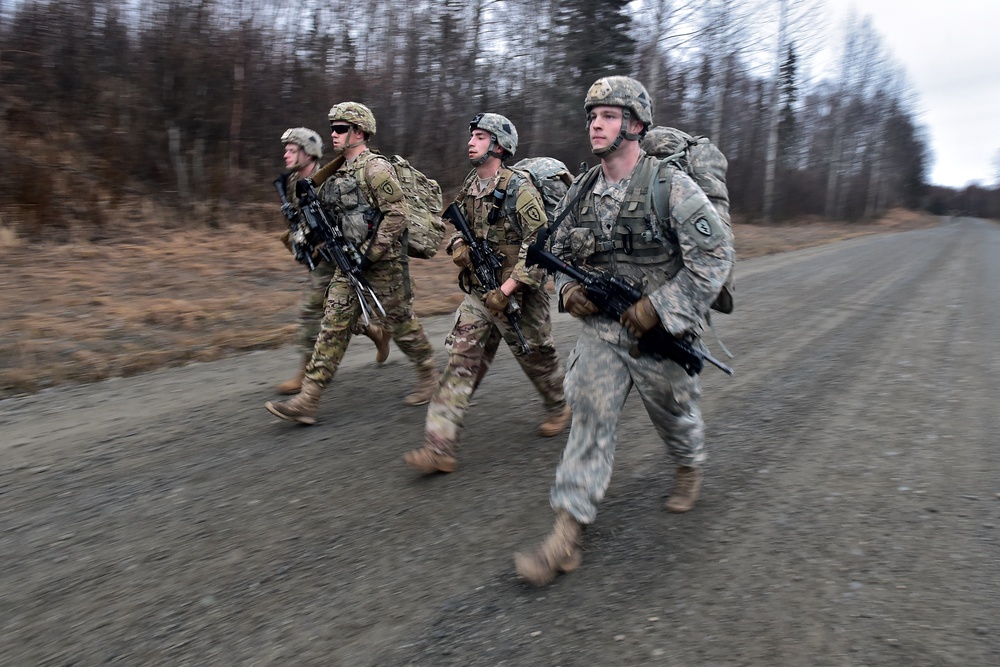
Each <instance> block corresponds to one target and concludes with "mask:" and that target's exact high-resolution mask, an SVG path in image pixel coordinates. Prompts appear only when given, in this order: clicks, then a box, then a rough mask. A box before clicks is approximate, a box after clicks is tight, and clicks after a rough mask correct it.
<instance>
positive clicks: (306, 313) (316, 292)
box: [285, 165, 334, 360]
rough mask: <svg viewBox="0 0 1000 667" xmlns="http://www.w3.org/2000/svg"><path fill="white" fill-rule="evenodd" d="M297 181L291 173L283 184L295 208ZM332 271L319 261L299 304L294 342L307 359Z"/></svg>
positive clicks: (311, 273)
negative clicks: (297, 327)
mask: <svg viewBox="0 0 1000 667" xmlns="http://www.w3.org/2000/svg"><path fill="white" fill-rule="evenodd" d="M317 167H318V165H317ZM297 181H298V177H297V175H296V174H291V175H290V176H289V177H288V181H287V183H286V186H285V187H286V189H287V191H288V198H289V200H290V201H291V203H292V206H294V207H295V210H298V209H299V199H298V194H297V193H296V187H295V184H296V182H297ZM333 273H334V268H333V267H332V266H330V265H329V264H327V263H326V262H323V261H320V262H319V263H318V264H317V265H316V268H315V269H313V270H312V271H310V272H309V287H308V288H307V289H306V295H305V298H304V299H303V300H302V303H301V305H300V306H299V335H298V338H297V339H296V343H298V344H299V346H301V348H302V354H303V356H304V357H305V358H306V359H307V360H308V359H309V358H310V357H311V356H312V351H313V347H314V346H315V345H316V336H317V335H318V334H319V323H320V320H321V319H322V318H323V309H324V304H325V303H326V288H327V287H329V286H330V281H331V280H332V279H333Z"/></svg>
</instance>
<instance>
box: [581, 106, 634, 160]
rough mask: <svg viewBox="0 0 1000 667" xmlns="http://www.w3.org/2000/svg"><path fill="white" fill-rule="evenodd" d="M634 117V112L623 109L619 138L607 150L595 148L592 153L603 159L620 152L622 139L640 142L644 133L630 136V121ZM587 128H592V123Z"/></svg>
mask: <svg viewBox="0 0 1000 667" xmlns="http://www.w3.org/2000/svg"><path fill="white" fill-rule="evenodd" d="M631 117H632V112H631V111H629V110H628V109H625V108H623V109H622V127H621V129H620V130H618V136H617V137H615V141H614V143H612V144H611V145H610V146H608V147H607V148H594V149H593V150H592V151H591V152H592V153H593V154H594V155H596V156H597V157H601V158H603V157H604V156H605V155H611V154H612V153H614V152H615V151H616V150H618V149H619V148H620V147H621V145H622V139H628V140H629V141H639V140H640V139H641V138H642V133H641V131H640V133H639V134H629V131H628V121H629V119H630V118H631ZM587 127H588V128H589V127H590V123H589V122H588V123H587Z"/></svg>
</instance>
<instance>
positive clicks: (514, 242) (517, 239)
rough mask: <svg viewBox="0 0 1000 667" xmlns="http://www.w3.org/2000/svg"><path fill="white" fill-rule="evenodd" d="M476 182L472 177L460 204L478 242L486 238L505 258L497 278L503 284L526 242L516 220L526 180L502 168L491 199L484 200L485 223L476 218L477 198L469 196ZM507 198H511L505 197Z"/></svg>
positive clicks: (462, 193)
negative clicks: (519, 195)
mask: <svg viewBox="0 0 1000 667" xmlns="http://www.w3.org/2000/svg"><path fill="white" fill-rule="evenodd" d="M473 174H475V172H473ZM473 178H475V176H474V175H470V177H469V178H468V179H467V180H466V185H465V187H464V188H463V189H462V192H461V193H459V196H458V200H459V201H461V202H462V208H463V212H464V213H465V217H466V218H467V219H468V220H469V226H470V227H471V228H472V233H473V234H475V235H476V236H477V237H479V238H484V237H485V239H486V240H487V241H489V243H490V245H491V246H493V248H494V249H496V250H497V251H498V252H499V253H500V254H502V255H503V267H502V268H501V269H500V271H501V274H502V275H501V276H497V279H498V280H500V281H501V282H502V281H503V280H504V279H505V278H506V277H507V276H508V275H510V272H511V271H512V270H513V269H514V265H515V264H517V257H518V253H520V251H521V242H522V241H523V240H524V235H523V233H522V230H521V224H520V222H519V221H518V219H517V211H516V210H515V207H514V204H515V203H516V201H517V191H518V189H519V188H520V186H521V184H522V183H523V182H524V179H523V177H522V176H519V175H518V174H516V173H515V172H513V171H511V170H510V169H508V168H507V167H501V168H500V178H499V179H498V181H497V186H496V188H495V189H494V190H493V193H492V195H491V196H487V197H483V198H482V199H483V203H484V205H485V211H484V212H485V213H486V219H485V220H483V219H482V215H478V216H477V215H474V214H473V213H474V211H475V201H476V197H475V195H473V194H471V192H470V186H471V185H472V179H473ZM508 194H509V196H506V195H508ZM507 202H510V203H509V204H508V203H507Z"/></svg>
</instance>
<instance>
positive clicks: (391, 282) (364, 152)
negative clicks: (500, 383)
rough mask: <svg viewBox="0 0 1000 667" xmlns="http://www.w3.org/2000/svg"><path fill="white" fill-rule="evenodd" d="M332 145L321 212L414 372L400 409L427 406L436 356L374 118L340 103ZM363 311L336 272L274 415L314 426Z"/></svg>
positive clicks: (395, 185) (399, 199)
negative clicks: (298, 375) (337, 226)
mask: <svg viewBox="0 0 1000 667" xmlns="http://www.w3.org/2000/svg"><path fill="white" fill-rule="evenodd" d="M329 119H330V140H331V141H330V143H331V146H332V148H333V150H334V152H336V153H338V154H341V155H343V158H344V163H343V164H342V165H341V166H340V167H339V168H338V169H337V170H336V171H335V172H334V173H333V174H331V175H330V177H329V178H327V179H326V180H325V181H324V182H323V183H322V185H321V186H320V188H319V197H320V199H321V201H322V202H323V205H324V206H325V207H327V208H328V209H329V210H330V211H331V212H334V213H335V214H336V215H337V216H338V217H339V219H340V221H341V224H342V227H343V231H344V235H345V236H346V237H347V238H348V239H349V240H351V241H352V242H354V244H355V245H356V246H357V247H358V249H359V251H360V252H361V254H362V271H363V274H364V277H365V279H366V280H367V281H368V282H369V283H370V284H371V286H372V288H373V289H374V290H375V293H376V294H377V296H378V298H379V300H380V301H381V302H382V305H383V307H384V308H385V311H386V318H385V326H386V328H388V330H389V332H390V334H391V335H392V339H393V340H394V341H395V342H396V345H397V346H398V347H399V349H400V350H402V352H403V354H405V355H406V356H407V357H408V358H409V359H410V361H412V362H413V363H414V364H415V365H416V366H417V374H418V377H417V386H416V388H415V389H414V390H413V392H412V393H410V394H409V395H408V396H407V397H406V398H405V399H404V400H403V402H404V403H405V404H406V405H424V404H426V403H427V402H428V401H429V400H430V397H431V394H433V393H434V389H435V387H437V381H438V377H439V374H438V371H437V368H436V367H435V364H434V349H433V348H432V347H431V344H430V341H428V340H427V335H426V334H425V333H424V330H423V328H422V327H421V326H420V321H419V320H418V319H417V318H416V316H415V315H414V314H413V286H412V282H411V280H410V276H409V272H408V270H407V265H406V264H405V263H404V261H403V256H404V254H405V252H406V251H405V249H404V248H403V246H402V236H403V231H404V229H405V226H406V215H407V207H406V200H405V199H404V197H403V190H402V188H401V187H400V185H399V182H398V181H397V180H396V173H395V170H394V169H393V167H392V165H391V164H389V161H388V160H387V159H386V158H384V157H382V156H381V155H379V154H378V153H374V152H372V151H371V150H369V149H368V141H369V139H371V137H372V136H374V135H375V116H373V115H372V112H371V110H370V109H369V108H368V107H366V106H365V105H363V104H359V103H358V102H342V103H340V104H337V105H335V106H333V107H332V108H331V109H330V113H329ZM360 314H361V304H360V303H359V302H358V297H357V295H356V293H355V292H354V290H353V289H352V288H351V287H350V284H349V283H348V281H347V279H346V277H345V276H344V275H342V274H341V272H340V271H339V270H338V271H336V272H335V273H334V276H333V279H332V281H331V282H330V286H329V289H328V290H327V293H326V309H325V312H324V315H323V320H322V322H321V324H320V331H319V335H318V336H317V337H316V344H315V346H314V348H313V352H312V357H311V358H310V360H309V362H308V363H307V364H306V368H305V374H304V377H303V379H302V388H301V390H300V391H299V393H298V394H296V395H295V396H293V397H292V398H291V399H289V400H287V401H284V402H268V403H267V404H266V405H265V407H266V408H267V409H268V410H269V411H270V412H271V413H272V414H274V415H276V416H278V417H281V418H282V419H286V420H288V421H295V422H299V423H300V424H314V423H315V422H316V415H317V413H318V410H319V399H320V395H321V394H322V392H323V388H324V387H326V385H327V383H329V382H330V380H332V379H333V376H334V374H335V373H336V372H337V367H338V366H339V365H340V360H341V359H342V358H343V356H344V352H345V351H346V350H347V345H348V343H349V342H350V340H351V334H352V330H353V329H354V328H355V327H356V326H357V322H358V318H359V317H360Z"/></svg>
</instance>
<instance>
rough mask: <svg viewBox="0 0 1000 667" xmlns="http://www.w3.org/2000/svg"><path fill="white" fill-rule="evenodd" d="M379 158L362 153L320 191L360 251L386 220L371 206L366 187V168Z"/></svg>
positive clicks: (369, 153)
mask: <svg viewBox="0 0 1000 667" xmlns="http://www.w3.org/2000/svg"><path fill="white" fill-rule="evenodd" d="M376 157H380V158H381V156H379V155H377V154H375V153H372V152H365V153H362V154H361V155H359V156H358V157H357V159H356V160H354V162H353V163H351V164H349V165H347V167H346V168H343V167H342V168H341V169H339V170H338V171H337V172H335V173H334V174H333V175H332V176H331V177H330V178H329V179H328V180H327V181H326V182H325V183H323V187H322V188H321V189H320V197H321V199H322V200H323V203H324V204H325V205H326V206H327V208H329V209H330V211H331V212H332V213H333V214H334V215H336V216H337V217H338V218H339V220H340V224H341V229H343V231H344V236H346V237H347V238H348V240H350V241H352V242H353V243H354V244H355V245H356V246H359V247H360V245H361V244H362V243H364V242H365V241H366V240H368V239H369V238H370V237H371V236H372V235H373V234H374V233H375V231H376V230H377V229H378V226H379V223H381V222H382V217H383V214H382V211H380V210H379V209H377V208H374V207H373V206H372V205H371V200H370V199H369V193H368V192H367V187H366V186H363V185H362V183H366V181H365V167H366V166H367V164H368V161H369V160H371V159H372V158H376ZM381 159H385V158H381Z"/></svg>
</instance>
